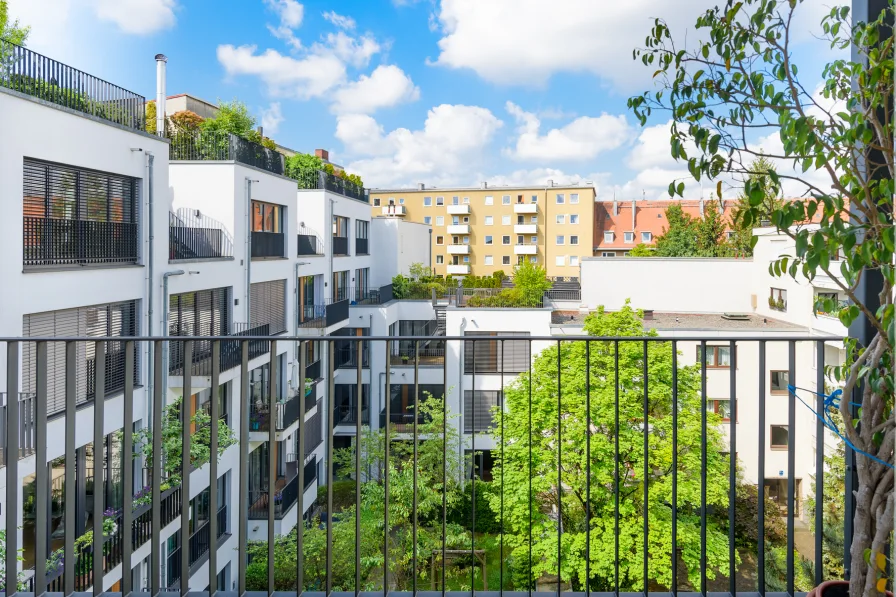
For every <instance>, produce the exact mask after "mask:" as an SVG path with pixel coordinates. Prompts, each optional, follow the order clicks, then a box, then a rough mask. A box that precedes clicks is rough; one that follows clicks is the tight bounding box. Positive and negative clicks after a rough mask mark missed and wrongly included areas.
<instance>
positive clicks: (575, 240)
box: [569, 236, 579, 245]
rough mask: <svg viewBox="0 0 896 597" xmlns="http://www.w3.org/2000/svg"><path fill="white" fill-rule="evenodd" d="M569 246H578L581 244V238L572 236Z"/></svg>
mask: <svg viewBox="0 0 896 597" xmlns="http://www.w3.org/2000/svg"><path fill="white" fill-rule="evenodd" d="M569 244H571V245H577V244H579V237H578V236H570V237H569Z"/></svg>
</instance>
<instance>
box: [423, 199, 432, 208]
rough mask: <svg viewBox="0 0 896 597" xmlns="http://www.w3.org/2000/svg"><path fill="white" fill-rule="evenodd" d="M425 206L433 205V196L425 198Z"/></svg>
mask: <svg viewBox="0 0 896 597" xmlns="http://www.w3.org/2000/svg"><path fill="white" fill-rule="evenodd" d="M423 207H432V197H424V198H423Z"/></svg>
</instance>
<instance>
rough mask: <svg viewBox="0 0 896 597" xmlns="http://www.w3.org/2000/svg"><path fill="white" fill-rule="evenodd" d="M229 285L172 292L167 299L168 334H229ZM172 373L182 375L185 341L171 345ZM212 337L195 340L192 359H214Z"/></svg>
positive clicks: (170, 362) (170, 371) (169, 365)
mask: <svg viewBox="0 0 896 597" xmlns="http://www.w3.org/2000/svg"><path fill="white" fill-rule="evenodd" d="M230 294H231V293H230V288H212V289H210V290H200V291H197V292H185V293H182V294H175V295H172V296H171V298H170V299H169V301H168V309H169V311H168V333H169V334H170V335H172V336H226V335H228V334H229V331H230ZM170 351H171V357H170V361H169V364H168V370H169V373H171V374H172V375H182V374H183V364H184V354H183V343H180V342H172V343H171V344H170ZM211 354H212V342H211V340H196V341H194V342H193V362H194V363H197V362H200V361H202V360H204V359H208V358H211Z"/></svg>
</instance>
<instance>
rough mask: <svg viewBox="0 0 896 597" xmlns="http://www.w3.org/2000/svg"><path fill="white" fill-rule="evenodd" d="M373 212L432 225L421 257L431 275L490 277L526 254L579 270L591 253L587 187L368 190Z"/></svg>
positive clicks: (565, 272)
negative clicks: (429, 240) (583, 259)
mask: <svg viewBox="0 0 896 597" xmlns="http://www.w3.org/2000/svg"><path fill="white" fill-rule="evenodd" d="M370 199H371V202H372V204H373V207H372V209H373V215H374V216H375V217H376V216H379V217H393V218H402V219H406V220H410V221H412V222H420V223H423V224H428V225H430V226H432V235H431V237H432V241H431V242H432V247H431V250H430V251H425V250H423V247H421V251H420V261H421V262H423V263H426V262H427V260H430V259H431V263H429V266H430V267H431V268H432V269H433V271H434V272H435V274H436V275H442V276H445V275H449V274H450V275H454V276H462V275H469V274H472V275H476V276H488V275H491V274H492V273H494V272H496V271H498V270H502V271H504V273H506V274H507V275H508V276H509V275H511V273H512V270H513V266H514V265H516V264H517V263H521V262H522V261H523V260H524V259H528V260H530V261H532V262H533V263H537V264H538V265H541V266H542V267H544V268H545V270H547V274H548V276H551V277H569V276H578V275H579V263H580V261H581V260H582V258H584V257H590V256H591V255H592V246H591V244H592V236H593V227H594V200H595V190H594V188H593V187H591V186H576V185H572V186H555V185H552V184H548V185H547V186H531V187H488V186H486V185H483V186H482V187H480V188H429V189H428V188H426V187H425V186H424V185H419V186H418V187H417V188H416V189H371V190H370Z"/></svg>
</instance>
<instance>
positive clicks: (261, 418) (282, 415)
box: [249, 388, 313, 431]
mask: <svg viewBox="0 0 896 597" xmlns="http://www.w3.org/2000/svg"><path fill="white" fill-rule="evenodd" d="M312 389H313V388H308V389H307V390H306V392H308V393H310V392H311V391H312ZM306 397H307V396H299V395H298V394H296V395H295V396H293V397H291V398H289V399H287V400H283V401H282V402H275V403H274V413H273V416H271V407H270V405H269V404H256V403H252V404H250V405H249V429H250V430H251V431H269V430H270V428H271V420H272V419H273V421H274V425H275V427H274V428H275V429H276V430H277V431H283V430H284V429H286V428H288V427H289V426H290V425H292V424H293V423H295V422H296V421H298V420H299V415H300V413H301V412H302V406H303V404H304V403H305V400H306Z"/></svg>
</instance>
